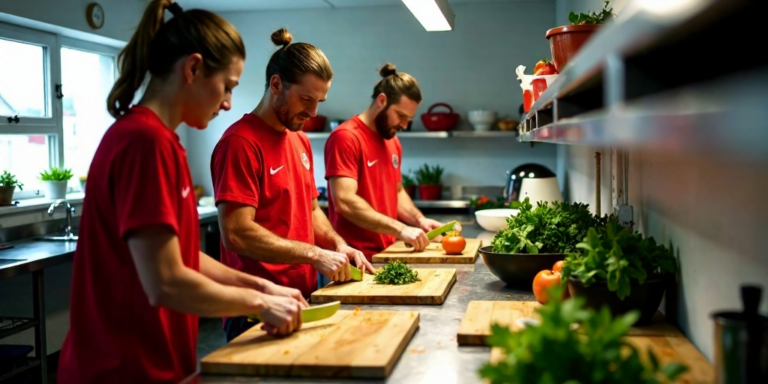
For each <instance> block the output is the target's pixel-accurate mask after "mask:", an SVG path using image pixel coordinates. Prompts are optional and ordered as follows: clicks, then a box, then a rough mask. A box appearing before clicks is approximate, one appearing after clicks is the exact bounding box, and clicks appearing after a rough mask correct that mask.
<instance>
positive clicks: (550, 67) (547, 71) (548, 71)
mask: <svg viewBox="0 0 768 384" xmlns="http://www.w3.org/2000/svg"><path fill="white" fill-rule="evenodd" d="M556 74H557V70H556V69H555V65H554V64H549V63H547V65H545V66H544V67H543V68H541V70H540V71H539V72H538V73H535V72H534V75H537V76H538V75H556Z"/></svg>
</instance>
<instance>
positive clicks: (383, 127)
mask: <svg viewBox="0 0 768 384" xmlns="http://www.w3.org/2000/svg"><path fill="white" fill-rule="evenodd" d="M388 109H389V105H387V106H386V107H384V109H382V110H381V112H379V113H378V114H377V115H376V117H375V118H374V119H373V122H374V124H375V125H376V132H378V133H379V136H381V138H382V139H384V140H390V139H392V138H393V137H395V134H396V133H397V126H394V127H390V126H389V125H387V124H388V123H389V121H387V110H388Z"/></svg>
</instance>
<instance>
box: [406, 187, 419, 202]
mask: <svg viewBox="0 0 768 384" xmlns="http://www.w3.org/2000/svg"><path fill="white" fill-rule="evenodd" d="M405 193H407V194H408V196H410V197H411V199H415V198H416V186H415V185H409V186H407V187H405Z"/></svg>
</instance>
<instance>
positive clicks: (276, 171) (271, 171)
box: [269, 165, 285, 175]
mask: <svg viewBox="0 0 768 384" xmlns="http://www.w3.org/2000/svg"><path fill="white" fill-rule="evenodd" d="M283 167H285V165H281V166H280V168H278V169H272V167H269V174H270V175H274V174H275V173H278V172H280V170H281V169H283Z"/></svg>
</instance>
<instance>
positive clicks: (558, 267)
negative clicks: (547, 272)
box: [552, 260, 563, 273]
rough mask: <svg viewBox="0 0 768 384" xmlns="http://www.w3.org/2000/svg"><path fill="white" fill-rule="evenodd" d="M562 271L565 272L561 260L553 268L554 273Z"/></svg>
mask: <svg viewBox="0 0 768 384" xmlns="http://www.w3.org/2000/svg"><path fill="white" fill-rule="evenodd" d="M562 271H563V261H562V260H560V261H558V262H557V263H555V265H553V266H552V272H560V273H562Z"/></svg>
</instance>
